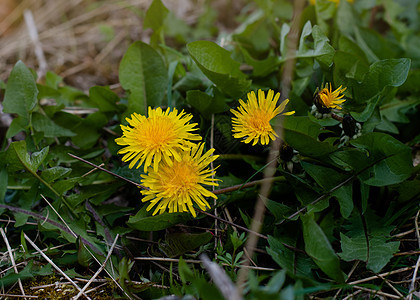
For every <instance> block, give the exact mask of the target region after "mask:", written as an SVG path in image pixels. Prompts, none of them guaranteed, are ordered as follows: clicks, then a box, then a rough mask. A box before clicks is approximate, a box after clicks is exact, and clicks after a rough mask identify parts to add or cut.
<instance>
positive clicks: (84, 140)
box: [68, 112, 108, 149]
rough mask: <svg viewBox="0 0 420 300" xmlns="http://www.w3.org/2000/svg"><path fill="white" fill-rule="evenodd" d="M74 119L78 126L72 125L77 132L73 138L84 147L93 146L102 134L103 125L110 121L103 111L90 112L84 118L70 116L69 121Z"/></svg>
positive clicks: (72, 128) (78, 144)
mask: <svg viewBox="0 0 420 300" xmlns="http://www.w3.org/2000/svg"><path fill="white" fill-rule="evenodd" d="M72 120H74V121H75V122H77V123H76V124H75V125H76V126H74V125H73V126H74V127H71V130H72V131H73V132H75V133H76V135H75V136H73V137H72V138H71V139H72V141H73V143H75V144H76V145H77V146H79V147H80V148H82V149H89V148H92V147H93V146H94V145H95V144H96V143H97V142H98V139H99V137H100V136H101V134H102V127H103V126H105V125H106V124H107V123H108V118H107V117H106V115H105V114H103V113H101V112H95V113H93V114H90V115H89V116H87V117H86V118H84V119H80V118H78V117H76V118H74V117H70V118H69V120H68V121H70V122H71V121H72ZM69 126H71V125H70V124H69Z"/></svg>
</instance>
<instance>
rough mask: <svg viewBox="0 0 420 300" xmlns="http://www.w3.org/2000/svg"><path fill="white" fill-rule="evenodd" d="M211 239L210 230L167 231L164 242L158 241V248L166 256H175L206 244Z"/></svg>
mask: <svg viewBox="0 0 420 300" xmlns="http://www.w3.org/2000/svg"><path fill="white" fill-rule="evenodd" d="M211 239H212V234H211V233H210V232H203V233H183V232H176V233H168V234H167V235H166V237H165V241H164V242H159V249H160V250H161V251H162V252H163V253H165V255H166V256H168V257H177V256H180V255H182V254H184V253H186V252H188V251H191V250H194V249H196V248H198V247H200V246H201V245H204V244H207V243H208V242H210V240H211Z"/></svg>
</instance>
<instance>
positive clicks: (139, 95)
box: [119, 42, 168, 115]
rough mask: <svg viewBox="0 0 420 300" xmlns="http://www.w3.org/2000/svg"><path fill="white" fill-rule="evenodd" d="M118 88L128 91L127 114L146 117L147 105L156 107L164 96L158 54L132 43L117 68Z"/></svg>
mask: <svg viewBox="0 0 420 300" xmlns="http://www.w3.org/2000/svg"><path fill="white" fill-rule="evenodd" d="M119 79H120V82H121V85H122V87H123V88H124V89H125V90H128V91H129V92H130V95H129V97H128V108H127V114H130V113H133V112H137V113H139V114H143V115H144V114H146V111H147V107H148V106H160V105H161V104H162V98H163V96H164V94H165V91H166V87H167V82H168V73H167V70H166V66H165V63H164V61H163V59H162V57H161V56H160V55H159V53H157V52H156V50H154V49H153V48H152V47H150V46H149V45H147V44H145V43H143V42H135V43H133V44H132V45H131V46H130V47H129V48H128V49H127V52H126V53H125V54H124V57H123V58H122V60H121V63H120V68H119Z"/></svg>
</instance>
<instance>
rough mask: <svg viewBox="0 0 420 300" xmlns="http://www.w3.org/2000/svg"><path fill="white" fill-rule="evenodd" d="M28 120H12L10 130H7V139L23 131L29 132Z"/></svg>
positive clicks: (18, 118) (19, 118) (17, 118)
mask: <svg viewBox="0 0 420 300" xmlns="http://www.w3.org/2000/svg"><path fill="white" fill-rule="evenodd" d="M27 125H28V124H27V120H26V119H25V118H24V117H20V116H18V117H16V118H14V119H13V120H12V123H11V124H10V127H9V129H7V133H6V139H10V138H11V137H13V136H15V135H16V134H18V133H19V132H21V131H26V130H27Z"/></svg>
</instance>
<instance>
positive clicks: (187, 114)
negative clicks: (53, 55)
mask: <svg viewBox="0 0 420 300" xmlns="http://www.w3.org/2000/svg"><path fill="white" fill-rule="evenodd" d="M297 2H299V1H297ZM403 2H404V1H387V0H381V1H357V0H355V1H327V0H317V1H316V2H315V1H309V3H306V6H305V7H304V8H303V11H300V12H298V14H299V16H300V18H301V19H300V23H299V24H298V25H299V26H298V28H299V39H298V40H297V45H296V51H295V52H293V53H288V51H289V50H288V49H291V48H290V43H292V41H293V39H292V38H291V35H293V32H291V26H293V25H292V21H291V20H292V16H293V10H294V7H293V3H294V1H287V0H258V1H249V2H247V3H248V5H247V6H246V7H244V8H243V14H241V15H239V16H237V18H236V19H237V21H238V23H239V24H240V25H239V26H238V27H237V28H236V29H235V30H234V31H233V32H231V33H230V34H225V33H220V34H214V35H213V36H210V32H213V33H214V32H215V31H211V30H207V31H205V33H206V34H208V35H209V36H205V37H203V39H202V40H197V36H201V35H200V32H202V31H201V30H203V28H205V27H211V24H212V20H214V18H215V15H214V14H212V13H211V12H212V11H211V10H208V11H207V10H205V11H204V12H203V15H202V16H201V18H200V19H201V22H204V23H205V24H204V25H205V26H204V25H203V24H197V27H196V28H189V27H188V26H186V24H184V23H183V22H182V21H181V20H178V19H176V17H175V16H174V15H173V14H172V13H171V12H170V11H169V10H168V9H167V8H166V7H165V6H164V5H163V3H162V2H161V1H160V0H154V1H153V2H152V4H151V6H150V8H149V9H148V11H147V12H146V14H145V20H144V27H148V28H151V29H152V34H151V38H150V43H149V44H146V43H144V42H141V41H138V42H135V43H133V44H132V45H131V46H130V47H129V48H128V49H127V50H126V52H125V55H124V57H123V59H122V61H121V63H120V67H119V74H118V76H119V81H120V84H121V89H120V90H112V89H110V88H109V87H104V86H94V87H91V88H90V89H89V91H88V92H87V93H85V92H83V91H81V90H78V89H77V88H75V87H71V86H68V85H66V84H65V83H64V82H63V79H62V78H61V77H60V76H58V75H57V74H54V73H52V72H48V73H47V74H46V76H45V78H42V79H38V78H37V77H36V74H35V72H34V71H32V70H31V69H29V68H28V67H27V66H25V64H24V63H23V62H21V61H19V62H17V63H16V65H15V67H14V68H13V70H12V72H11V74H10V76H9V78H8V79H7V83H5V82H0V88H1V90H0V91H1V92H2V93H4V97H3V101H2V105H3V112H4V113H8V114H11V115H13V117H14V118H13V121H12V123H11V125H10V126H9V128H8V130H7V132H6V134H5V136H4V137H3V139H2V141H1V147H2V148H1V152H0V214H1V219H0V222H1V223H0V227H1V228H0V229H2V231H3V228H4V229H5V231H4V232H5V235H2V237H3V239H4V240H5V241H6V240H8V241H9V242H10V244H11V246H12V247H13V248H14V249H16V250H15V251H14V254H13V255H14V260H15V261H16V263H21V262H25V264H22V265H23V267H19V268H18V272H17V273H16V272H15V271H14V269H13V268H10V269H7V268H9V267H10V266H11V265H12V262H11V261H10V260H9V259H2V260H0V267H1V270H5V269H7V270H6V271H0V276H1V277H0V286H2V287H3V288H4V289H6V290H7V289H8V288H10V287H12V286H13V285H14V284H15V283H16V282H17V280H18V279H20V280H22V281H23V282H31V280H34V279H33V277H42V276H46V275H47V276H51V274H53V273H54V272H55V273H56V275H55V276H61V275H59V274H60V273H59V271H57V269H56V268H55V267H57V268H58V269H60V270H62V271H63V272H64V273H65V274H67V275H68V276H69V277H71V278H87V279H89V278H90V277H92V275H93V274H94V273H95V271H93V272H92V271H91V270H98V269H99V267H100V265H101V264H103V271H102V273H100V277H102V278H108V282H109V286H111V287H112V288H113V290H112V289H111V290H112V291H113V293H114V297H117V296H121V297H129V298H133V299H134V298H136V297H138V296H139V297H141V298H143V299H149V298H150V299H155V298H159V297H164V296H166V295H171V294H175V295H177V296H179V297H184V298H185V299H188V297H190V296H192V297H195V298H197V299H223V296H222V292H220V290H219V288H220V287H219V286H218V285H217V284H215V283H213V282H217V280H215V278H214V277H212V276H211V274H212V273H211V272H210V271H209V272H207V271H208V270H206V269H205V268H203V267H202V265H200V264H199V263H200V262H201V260H200V259H199V257H200V255H202V254H207V255H208V256H209V257H214V261H215V262H216V263H217V264H218V265H219V266H220V267H221V269H222V270H221V271H220V270H219V269H217V268H216V269H217V270H219V271H217V272H220V273H219V274H222V275H223V276H227V277H226V278H227V280H226V282H227V284H231V285H232V286H233V285H234V283H235V282H236V281H237V280H238V272H239V270H241V268H244V261H251V262H252V263H253V264H252V265H251V266H247V267H248V268H250V269H251V271H250V273H249V274H248V277H247V280H246V281H245V284H244V285H243V286H241V287H240V290H241V291H242V295H241V297H243V298H244V299H268V298H276V299H303V298H305V297H308V296H318V297H321V298H323V297H333V296H336V297H345V296H346V295H351V294H352V293H353V292H354V293H370V294H371V295H382V296H383V295H390V294H393V293H397V292H398V293H397V297H398V296H400V295H402V297H405V296H409V295H410V296H411V297H415V295H416V294H415V293H416V292H418V289H419V286H416V285H415V284H412V285H411V286H410V282H409V283H404V282H402V283H396V284H394V283H389V282H388V281H384V280H385V279H384V276H385V275H387V273H386V274H385V275H384V273H382V274H381V272H390V271H394V274H401V273H402V272H410V273H408V274H410V277H411V275H412V272H413V271H412V270H413V269H414V268H410V267H412V266H414V265H415V264H416V260H417V256H418V254H417V256H416V253H417V252H416V250H418V249H417V248H418V245H417V240H414V241H415V242H413V239H411V242H410V241H405V240H403V239H402V237H403V236H405V235H406V232H407V228H406V226H407V224H408V226H411V227H410V228H413V227H414V222H418V220H417V219H418V217H417V218H414V221H413V216H415V215H416V213H417V212H418V210H419V204H420V201H419V199H420V178H419V168H420V167H419V164H418V162H414V163H413V155H414V156H416V155H417V156H418V151H419V150H418V145H419V142H420V131H419V128H420V126H419V125H420V124H419V120H420V118H419V111H418V107H419V104H420V88H419V87H418V84H417V83H418V79H419V74H420V71H419V67H420V56H419V55H418V53H417V52H416V50H417V48H416V45H419V44H420V35H419V34H418V32H420V30H419V29H420V22H419V20H420V19H419V12H418V5H419V1H417V0H416V1H412V2H410V4H409V5H408V6H404V5H403ZM206 3H207V2H206ZM404 3H406V2H404ZM206 5H209V4H208V3H207V4H206ZM209 7H210V6H209ZM213 13H214V11H213ZM401 16H403V17H401ZM204 38H206V39H210V38H211V39H212V40H213V41H208V40H204ZM185 45H186V46H185ZM290 60H294V66H295V68H294V71H293V74H292V75H293V80H292V81H291V84H290V86H285V85H283V83H284V82H285V81H284V78H283V71H284V70H283V69H285V64H286V63H287V62H288V61H290ZM283 90H286V91H287V92H284V91H283ZM277 91H279V92H277ZM280 92H281V93H282V95H281V94H280ZM281 96H286V97H287V98H288V99H283V98H281ZM245 97H247V101H243V100H241V98H242V99H245ZM286 106H287V107H286ZM277 142H280V144H281V145H280V147H279V149H280V150H279V153H278V155H277V156H276V157H275V159H274V160H273V161H268V162H267V159H266V157H267V156H268V155H270V153H271V152H270V145H271V144H273V143H277ZM273 165H275V168H276V169H275V174H274V176H273V177H270V178H264V176H263V173H264V171H265V170H266V168H267V166H273ZM216 169H217V178H216ZM267 180H269V181H271V182H272V186H271V193H270V194H269V196H268V198H267V199H263V201H264V204H265V208H266V213H265V217H264V219H263V220H262V222H261V230H260V232H258V233H257V234H258V236H259V237H260V239H259V241H258V244H257V249H256V252H255V253H254V254H253V255H252V257H251V256H249V253H248V250H249V249H247V248H246V247H245V245H246V242H247V240H249V238H247V234H249V233H250V231H251V226H252V222H253V218H252V216H253V214H254V207H255V203H256V199H257V198H258V197H259V185H260V184H263V183H264V182H265V181H267ZM139 188H140V189H141V191H140V192H139ZM209 199H210V200H212V201H209ZM216 199H217V201H213V200H216ZM144 202H147V203H144ZM210 209H211V210H210ZM413 232H414V231H410V232H409V234H410V233H411V234H413ZM413 236H414V234H413ZM32 243H34V244H38V246H39V247H40V248H41V249H44V250H45V251H44V254H45V255H46V256H47V257H49V258H51V259H52V261H53V262H54V265H55V267H54V269H55V270H53V266H52V264H51V263H47V262H46V261H45V257H44V256H40V254H39V253H36V252H33V244H32ZM41 245H42V246H41ZM1 249H2V252H4V253H5V257H6V256H7V255H8V254H7V247H4V246H1ZM401 253H405V254H401ZM6 254H7V255H6ZM251 254H252V253H251ZM202 261H203V263H204V260H202ZM22 265H21V266H22ZM407 267H408V268H407ZM206 268H207V267H206ZM401 270H402V271H401ZM209 274H210V275H209ZM404 274H407V273H404ZM373 275H378V276H376V277H375V276H374V279H369V280H366V281H362V282H354V280H355V279H361V278H370V277H371V276H373ZM379 275H380V276H379ZM415 275H416V274H414V278H416V276H415ZM63 276H64V275H63ZM222 278H225V277H222ZM230 281H232V282H230ZM385 282H386V283H387V285H385ZM364 283H366V284H364ZM389 285H391V286H392V288H391V287H389ZM109 290H110V289H107V293H109ZM395 290H397V292H395ZM14 291H17V293H18V292H19V290H18V289H17V288H15V289H14ZM78 292H79V291H78V290H77V289H75V290H74V293H75V294H77V293H78Z"/></svg>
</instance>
